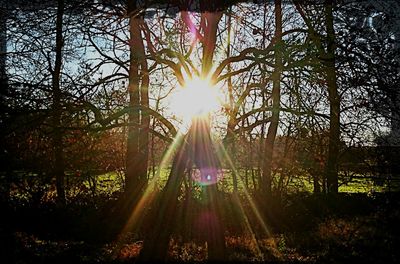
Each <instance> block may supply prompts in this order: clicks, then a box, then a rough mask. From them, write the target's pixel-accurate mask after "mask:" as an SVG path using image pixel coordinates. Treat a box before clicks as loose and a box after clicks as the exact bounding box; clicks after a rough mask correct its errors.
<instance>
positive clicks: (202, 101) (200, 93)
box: [170, 76, 223, 132]
mask: <svg viewBox="0 0 400 264" xmlns="http://www.w3.org/2000/svg"><path fill="white" fill-rule="evenodd" d="M171 97H172V98H171V104H170V105H171V109H172V111H173V112H174V114H175V115H176V116H178V117H179V118H180V119H181V121H182V126H181V127H180V130H181V131H182V132H186V131H187V130H188V129H189V127H190V125H191V124H192V121H193V118H207V117H208V116H209V114H210V113H212V112H214V111H216V110H218V109H220V108H221V105H222V98H223V97H222V94H221V92H220V89H217V87H215V86H214V85H213V84H212V82H211V81H210V80H209V78H200V77H198V76H194V77H193V78H189V79H187V81H186V82H185V85H184V86H182V87H178V88H177V89H176V91H175V93H174V94H173V95H172V96H171Z"/></svg>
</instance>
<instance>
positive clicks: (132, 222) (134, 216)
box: [122, 133, 184, 233]
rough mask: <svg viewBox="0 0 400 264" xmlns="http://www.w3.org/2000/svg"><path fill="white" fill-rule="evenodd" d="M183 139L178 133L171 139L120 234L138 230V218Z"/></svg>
mask: <svg viewBox="0 0 400 264" xmlns="http://www.w3.org/2000/svg"><path fill="white" fill-rule="evenodd" d="M183 139H184V135H183V134H181V133H178V134H177V135H176V137H175V138H174V139H173V142H172V143H171V144H170V146H169V147H168V149H167V151H166V152H165V154H164V156H163V158H162V160H161V163H160V166H159V167H158V169H157V173H156V175H155V176H154V177H153V178H152V179H151V180H150V181H149V183H148V184H147V186H146V189H145V191H144V192H143V195H142V196H141V197H140V200H139V202H138V203H137V204H136V206H135V208H134V209H133V211H132V213H131V215H130V216H129V219H128V221H127V222H126V224H125V226H124V228H123V231H122V233H125V232H126V231H132V230H136V229H138V228H139V225H138V223H139V220H140V219H141V217H140V216H142V215H143V212H144V210H145V208H146V206H148V205H149V204H150V203H151V202H152V201H153V200H154V198H155V197H156V190H157V188H158V187H157V184H158V181H159V179H160V178H161V172H162V171H163V169H165V168H167V167H168V164H169V162H170V160H171V158H172V156H173V154H174V152H175V151H176V149H177V148H178V146H179V145H180V144H182V140H183Z"/></svg>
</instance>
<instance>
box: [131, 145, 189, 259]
mask: <svg viewBox="0 0 400 264" xmlns="http://www.w3.org/2000/svg"><path fill="white" fill-rule="evenodd" d="M187 148H188V143H187V142H186V139H183V140H182V141H181V142H180V145H179V146H178V151H177V154H176V155H175V158H174V161H173V163H172V168H171V172H170V174H169V177H168V181H167V184H166V185H165V187H164V189H163V191H162V193H161V195H160V197H159V198H158V201H157V202H158V204H159V206H153V212H152V214H151V217H152V219H150V221H152V223H154V224H153V229H152V230H151V231H150V234H149V235H148V237H147V238H146V239H145V240H144V243H143V248H142V250H141V252H140V255H139V261H145V262H147V261H165V260H166V257H167V254H168V246H169V240H170V236H171V233H172V230H173V229H174V222H175V221H174V220H175V217H176V215H177V209H178V196H179V192H180V189H181V183H182V180H183V177H184V173H185V169H186V168H187V164H188V155H187ZM155 210H156V211H155Z"/></svg>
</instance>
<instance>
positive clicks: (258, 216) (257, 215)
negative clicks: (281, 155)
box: [219, 143, 271, 237]
mask: <svg viewBox="0 0 400 264" xmlns="http://www.w3.org/2000/svg"><path fill="white" fill-rule="evenodd" d="M219 146H220V149H221V150H222V155H223V156H224V158H225V159H226V161H227V162H228V165H229V167H230V168H231V169H232V171H233V173H235V174H236V175H237V179H238V180H239V181H240V182H241V183H242V185H243V193H244V194H245V197H246V199H247V201H248V202H249V204H250V207H251V209H252V211H253V213H254V214H255V216H256V218H257V220H258V221H259V223H260V225H261V227H262V229H263V231H264V233H265V234H266V235H267V236H268V237H270V236H271V232H270V231H269V230H268V227H267V225H266V223H265V222H264V220H263V218H262V216H261V213H260V211H259V209H258V208H257V206H256V204H255V203H254V201H253V199H252V198H251V196H250V194H249V192H248V190H247V188H246V186H245V185H244V181H243V179H242V178H241V177H240V175H239V173H238V172H237V171H236V168H235V165H234V164H233V162H232V160H231V158H230V156H229V154H228V152H227V151H226V149H225V147H224V145H223V144H221V143H220V144H219Z"/></svg>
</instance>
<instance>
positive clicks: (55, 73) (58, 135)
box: [52, 0, 65, 204]
mask: <svg viewBox="0 0 400 264" xmlns="http://www.w3.org/2000/svg"><path fill="white" fill-rule="evenodd" d="M63 15H64V1H63V0H58V6H57V20H56V58H55V63H54V69H53V70H52V88H53V116H52V118H53V120H52V123H53V151H54V174H55V176H56V190H57V199H58V203H59V204H65V174H64V166H65V165H64V153H63V152H64V149H63V131H62V128H61V115H62V106H61V88H60V81H61V66H62V49H63V44H64V43H63Z"/></svg>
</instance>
